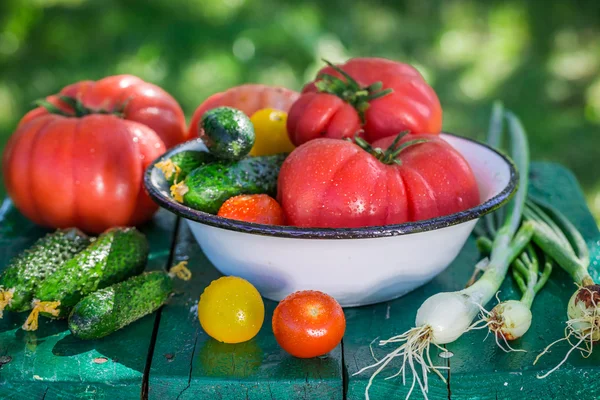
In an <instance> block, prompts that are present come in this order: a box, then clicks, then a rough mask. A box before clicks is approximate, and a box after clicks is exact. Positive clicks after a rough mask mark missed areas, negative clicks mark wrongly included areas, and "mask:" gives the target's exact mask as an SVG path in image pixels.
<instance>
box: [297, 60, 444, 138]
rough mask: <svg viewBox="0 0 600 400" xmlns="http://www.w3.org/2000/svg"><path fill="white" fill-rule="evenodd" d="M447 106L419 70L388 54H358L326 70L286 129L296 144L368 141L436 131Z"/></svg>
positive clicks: (308, 90) (307, 89)
mask: <svg viewBox="0 0 600 400" xmlns="http://www.w3.org/2000/svg"><path fill="white" fill-rule="evenodd" d="M441 129H442V108H441V106H440V102H439V100H438V97H437V95H436V94H435V92H434V91H433V89H432V88H431V87H430V86H429V85H428V84H427V82H425V80H424V79H423V77H422V76H421V75H420V74H419V72H417V70H416V69H414V68H413V67H411V66H410V65H407V64H403V63H399V62H395V61H391V60H386V59H383V58H354V59H351V60H349V61H348V62H347V63H345V64H343V65H340V66H334V65H332V64H330V65H329V66H327V67H325V68H323V69H321V71H319V73H318V75H317V79H316V80H315V81H314V82H311V83H309V84H308V85H306V86H305V87H304V90H303V91H302V95H301V96H300V98H299V99H298V101H296V103H294V105H293V106H292V108H291V109H290V112H289V116H288V120H287V130H288V134H289V135H290V139H291V141H292V143H294V144H295V145H296V146H299V145H301V144H302V143H305V142H307V141H309V140H312V139H316V138H320V137H329V138H334V139H341V138H350V137H354V136H355V135H356V134H357V133H358V132H361V135H363V136H364V137H365V139H366V140H367V141H368V142H373V141H375V140H377V139H381V138H384V137H387V136H395V135H397V134H398V133H400V132H403V131H409V132H411V133H431V134H437V133H439V132H440V130H441Z"/></svg>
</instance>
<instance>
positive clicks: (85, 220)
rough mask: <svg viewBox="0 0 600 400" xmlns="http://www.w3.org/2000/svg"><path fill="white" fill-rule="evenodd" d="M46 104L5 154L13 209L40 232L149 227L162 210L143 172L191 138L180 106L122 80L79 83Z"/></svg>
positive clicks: (153, 88) (161, 93)
mask: <svg viewBox="0 0 600 400" xmlns="http://www.w3.org/2000/svg"><path fill="white" fill-rule="evenodd" d="M41 104H42V106H40V107H38V108H36V109H34V110H32V111H30V112H29V113H28V114H26V115H25V116H24V117H23V119H22V120H21V121H20V123H19V125H18V127H17V130H16V131H15V133H14V134H13V135H12V136H11V138H10V139H9V141H8V144H7V147H6V149H5V151H4V154H3V158H2V171H3V176H4V183H5V185H6V189H7V191H8V194H9V195H10V197H11V198H12V200H13V202H14V204H15V206H16V207H17V208H18V209H19V210H20V211H21V212H22V213H23V214H24V215H25V216H27V217H28V218H29V219H31V220H33V221H34V222H36V223H38V224H40V225H45V226H49V227H53V228H64V227H71V226H75V227H78V228H80V229H82V230H84V231H87V232H91V233H99V232H102V231H104V230H105V229H107V228H109V227H111V226H119V225H121V226H122V225H136V224H139V223H141V222H144V221H146V220H148V219H149V218H150V217H151V216H152V214H154V212H155V211H156V210H157V209H158V207H157V206H156V205H155V204H154V203H153V202H152V201H151V200H150V198H149V197H148V196H147V194H146V193H145V191H144V189H143V187H142V181H143V179H142V178H143V173H144V169H145V168H146V167H147V166H148V165H149V164H150V163H151V162H152V160H154V159H155V158H157V157H158V156H159V155H161V154H162V153H164V152H165V150H166V148H168V147H170V146H173V145H175V144H177V143H180V142H183V141H185V140H187V138H188V133H187V131H186V129H185V119H184V115H183V111H182V110H181V108H180V107H179V104H178V103H177V102H176V101H175V99H173V98H172V97H171V96H170V95H169V94H167V93H166V92H165V91H163V90H162V89H160V88H159V87H157V86H155V85H152V84H150V83H146V82H144V81H142V80H141V79H139V78H136V77H134V76H128V75H120V76H111V77H107V78H104V79H101V80H99V81H96V82H93V81H82V82H78V83H75V84H73V85H70V86H67V87H65V88H64V89H63V90H61V92H60V93H59V94H58V95H54V96H50V97H48V98H47V99H46V100H45V101H42V102H41Z"/></svg>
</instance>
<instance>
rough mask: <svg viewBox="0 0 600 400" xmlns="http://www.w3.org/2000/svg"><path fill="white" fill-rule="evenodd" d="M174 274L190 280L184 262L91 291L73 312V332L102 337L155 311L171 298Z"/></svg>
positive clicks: (71, 317) (90, 336) (74, 334)
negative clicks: (181, 273)
mask: <svg viewBox="0 0 600 400" xmlns="http://www.w3.org/2000/svg"><path fill="white" fill-rule="evenodd" d="M178 269H179V271H176V270H178ZM181 270H185V272H184V271H181ZM180 272H184V273H183V275H180V274H179V273H180ZM174 274H176V275H177V276H178V277H180V278H182V279H186V280H187V279H189V278H190V277H191V275H190V274H189V271H188V270H187V269H186V268H185V264H184V263H181V264H179V265H177V266H175V267H173V268H172V269H171V272H169V273H168V274H167V273H165V272H162V271H153V272H146V273H143V274H141V275H138V276H134V277H132V278H129V279H128V280H126V281H123V282H120V283H117V284H114V285H112V286H109V287H106V288H104V289H100V290H98V291H96V292H94V293H92V294H90V295H89V296H87V297H85V298H84V299H83V300H81V301H80V302H79V303H77V305H76V306H75V307H74V308H73V311H71V315H69V329H70V330H71V333H72V334H73V336H75V337H77V338H79V339H99V338H102V337H104V336H107V335H110V334H111V333H113V332H115V331H117V330H119V329H121V328H123V327H125V326H127V325H129V324H131V323H132V322H134V321H137V320H138V319H140V318H142V317H144V316H146V315H148V314H151V313H152V312H154V311H156V310H157V309H158V308H160V306H162V305H163V304H165V303H166V302H167V300H168V299H169V296H170V295H171V293H172V292H173V282H172V277H173V275H174Z"/></svg>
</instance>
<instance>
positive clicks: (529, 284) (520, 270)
mask: <svg viewBox="0 0 600 400" xmlns="http://www.w3.org/2000/svg"><path fill="white" fill-rule="evenodd" d="M477 246H478V247H479V249H480V251H481V252H482V253H483V254H487V253H489V251H490V250H491V247H492V242H491V241H490V240H489V239H488V238H486V237H480V238H479V239H477ZM551 272H552V261H551V260H544V268H543V271H542V272H541V275H540V274H539V259H538V254H537V252H536V251H535V249H534V247H533V246H532V245H531V244H529V245H527V247H526V251H524V252H523V253H521V255H520V256H519V257H518V258H517V259H516V260H515V261H514V262H513V263H512V275H513V278H514V280H515V282H516V283H517V286H518V287H519V290H520V291H521V293H522V297H521V299H520V300H507V301H503V302H499V303H498V304H497V305H496V306H495V307H494V308H493V309H492V310H491V311H487V310H482V311H481V314H482V318H481V320H479V321H477V322H476V323H475V324H473V327H472V329H482V328H488V329H489V331H490V332H492V333H493V334H494V336H495V338H496V344H497V345H498V347H500V348H501V349H502V350H504V351H505V352H509V351H525V350H520V349H519V350H517V349H514V348H512V347H511V346H510V344H509V343H508V342H509V341H512V340H516V339H519V338H521V337H522V336H523V335H524V334H525V333H526V332H527V331H528V330H529V327H530V326H531V320H532V314H531V306H532V304H533V300H534V298H535V296H536V295H537V293H538V292H539V291H540V290H541V289H542V287H543V286H544V284H545V283H546V282H547V281H548V278H549V277H550V273H551Z"/></svg>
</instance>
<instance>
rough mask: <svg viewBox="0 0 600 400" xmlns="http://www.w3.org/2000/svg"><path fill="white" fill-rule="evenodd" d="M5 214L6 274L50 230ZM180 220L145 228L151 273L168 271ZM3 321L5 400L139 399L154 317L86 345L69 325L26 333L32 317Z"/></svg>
mask: <svg viewBox="0 0 600 400" xmlns="http://www.w3.org/2000/svg"><path fill="white" fill-rule="evenodd" d="M4 204H5V205H4V206H3V212H2V213H0V249H1V250H0V251H1V253H0V254H1V256H0V270H2V269H3V268H4V267H5V266H6V264H7V263H8V260H9V258H10V257H13V256H15V255H17V254H18V253H19V252H20V251H22V250H23V249H24V248H26V247H27V246H28V245H30V244H31V243H33V241H35V239H37V238H38V237H40V236H41V235H43V234H44V233H45V232H46V230H44V229H41V228H39V227H37V226H35V225H33V224H32V223H31V222H29V221H27V220H26V219H25V218H24V217H23V216H22V215H21V214H20V213H18V211H16V210H15V209H14V207H12V206H11V205H10V204H9V202H5V203H4ZM174 227H175V217H174V216H173V215H172V214H170V213H167V212H164V211H163V212H159V213H158V214H157V215H156V217H155V218H154V220H153V223H151V224H148V225H147V226H145V227H143V228H142V231H143V232H144V233H145V234H146V235H147V236H148V240H149V242H150V246H151V254H150V260H149V263H148V267H147V268H148V269H160V268H165V267H166V264H167V260H168V258H169V253H170V248H171V242H172V238H173V234H174ZM4 315H5V316H4V319H2V320H0V357H3V358H1V360H3V362H6V361H9V362H6V363H3V364H2V365H1V366H0V399H23V400H30V399H40V398H44V399H46V400H48V399H75V398H77V399H108V398H113V399H115V398H116V399H134V398H139V397H140V393H141V385H142V378H143V374H144V368H145V365H146V358H147V354H148V348H149V346H150V339H151V335H152V330H153V327H154V318H155V316H154V315H151V316H148V317H146V318H143V319H142V320H140V321H138V322H136V323H134V324H132V325H130V326H128V327H127V328H124V329H123V330H121V331H119V332H117V333H115V334H113V335H111V336H108V337H106V338H104V339H101V340H95V341H80V340H77V339H75V338H73V337H72V336H71V334H70V333H69V330H68V329H67V325H66V321H50V320H48V319H45V318H42V319H41V320H40V329H39V330H38V331H36V332H25V331H23V330H22V329H20V326H21V325H22V324H23V322H24V320H25V318H26V316H27V313H20V314H15V313H5V314H4Z"/></svg>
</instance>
